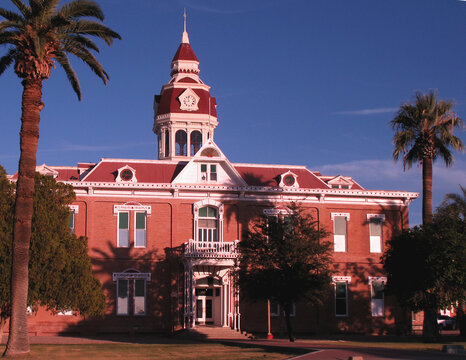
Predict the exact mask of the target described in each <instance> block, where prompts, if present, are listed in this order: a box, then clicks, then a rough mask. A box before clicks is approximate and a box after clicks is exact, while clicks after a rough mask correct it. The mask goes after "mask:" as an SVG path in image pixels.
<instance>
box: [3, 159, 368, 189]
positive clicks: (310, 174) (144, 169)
mask: <svg viewBox="0 0 466 360" xmlns="http://www.w3.org/2000/svg"><path fill="white" fill-rule="evenodd" d="M186 164H187V163H186V162H184V161H180V162H171V161H159V160H132V159H128V160H127V161H126V160H124V159H102V160H101V161H100V162H99V163H97V164H90V163H86V164H83V163H79V164H78V166H77V167H71V166H69V167H67V166H47V168H48V169H50V170H51V171H53V173H54V174H56V175H58V176H57V180H58V181H84V182H103V183H106V182H110V183H111V182H115V179H116V178H117V175H118V169H121V168H123V167H125V166H129V167H131V168H132V169H134V170H135V171H136V179H137V182H138V183H155V184H170V183H171V182H172V181H173V180H174V179H175V178H176V176H177V175H178V174H179V173H180V172H181V170H182V169H183V168H184V167H185V166H186ZM232 165H233V167H234V168H235V169H236V171H238V173H239V174H240V176H241V177H242V178H243V180H244V181H245V182H246V183H247V185H248V186H270V187H278V186H279V184H280V180H281V179H280V175H283V174H285V173H287V172H288V171H291V172H292V173H293V174H295V175H296V176H297V181H298V184H299V188H301V189H328V188H329V185H327V183H326V182H325V181H326V180H328V179H329V178H332V177H330V176H322V175H320V173H319V172H318V171H310V170H309V169H307V168H306V167H304V166H296V165H292V166H287V165H264V164H232ZM78 168H79V170H81V177H82V178H81V179H79V178H80V174H79V170H78ZM86 168H87V169H86ZM84 169H86V170H85V172H83V170H84ZM16 179H17V173H16V174H14V175H12V176H11V180H16ZM351 181H352V182H353V185H352V187H351V189H352V190H364V188H363V187H362V186H361V185H359V184H358V183H357V182H356V181H355V180H353V179H351Z"/></svg>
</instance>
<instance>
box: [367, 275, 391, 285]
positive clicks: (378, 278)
mask: <svg viewBox="0 0 466 360" xmlns="http://www.w3.org/2000/svg"><path fill="white" fill-rule="evenodd" d="M374 281H381V282H383V283H384V284H387V277H386V276H369V277H368V280H367V283H368V284H369V285H371V284H372V283H373V282H374Z"/></svg>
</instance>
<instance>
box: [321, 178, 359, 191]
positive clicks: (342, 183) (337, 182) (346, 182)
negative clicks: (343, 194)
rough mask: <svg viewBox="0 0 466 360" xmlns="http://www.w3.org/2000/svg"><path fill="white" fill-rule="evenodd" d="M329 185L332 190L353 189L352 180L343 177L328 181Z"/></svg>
mask: <svg viewBox="0 0 466 360" xmlns="http://www.w3.org/2000/svg"><path fill="white" fill-rule="evenodd" d="M327 184H328V185H329V186H330V187H331V188H332V189H351V187H352V186H353V182H352V181H351V178H348V177H345V176H341V175H338V176H335V177H334V178H332V179H330V180H328V181H327Z"/></svg>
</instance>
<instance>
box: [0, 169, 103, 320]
mask: <svg viewBox="0 0 466 360" xmlns="http://www.w3.org/2000/svg"><path fill="white" fill-rule="evenodd" d="M13 189H14V185H13V184H11V185H10V184H9V181H8V180H7V179H6V177H5V172H4V170H3V168H2V167H0V191H1V192H0V207H1V210H2V211H1V212H0V229H1V232H0V252H1V253H0V254H1V260H0V261H1V262H0V276H1V283H0V290H1V292H0V319H1V322H2V324H3V323H4V322H5V320H6V319H7V318H8V317H9V316H10V308H11V306H10V305H11V303H10V296H9V295H10V276H9V275H10V272H11V250H12V233H13V216H12V215H10V214H12V213H13V207H14V201H13V200H14V196H13ZM74 199H75V195H74V191H73V188H72V187H71V186H70V185H65V184H62V183H58V182H56V181H55V179H53V178H52V177H50V176H43V175H39V174H36V180H35V193H34V215H33V218H32V234H31V248H30V261H29V289H28V300H27V304H28V306H31V307H32V308H34V309H37V308H38V307H39V306H43V307H46V308H47V309H48V310H50V311H52V313H56V312H58V311H64V310H73V311H75V312H79V313H80V314H81V315H90V316H93V315H100V314H103V311H104V308H105V296H104V295H103V293H102V290H101V284H100V282H99V280H97V279H96V278H95V277H94V276H93V275H92V265H91V260H90V257H89V255H88V252H87V239H86V238H84V237H79V238H78V237H76V235H74V234H72V233H71V231H70V228H69V226H68V220H69V217H70V209H69V207H68V204H71V202H72V201H73V200H74Z"/></svg>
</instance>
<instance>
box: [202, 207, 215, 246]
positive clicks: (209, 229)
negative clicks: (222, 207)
mask: <svg viewBox="0 0 466 360" xmlns="http://www.w3.org/2000/svg"><path fill="white" fill-rule="evenodd" d="M198 233H199V237H198V240H199V241H210V242H212V241H218V219H217V209H216V208H214V207H212V206H204V207H202V208H200V209H199V223H198Z"/></svg>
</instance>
